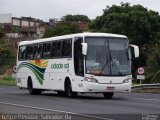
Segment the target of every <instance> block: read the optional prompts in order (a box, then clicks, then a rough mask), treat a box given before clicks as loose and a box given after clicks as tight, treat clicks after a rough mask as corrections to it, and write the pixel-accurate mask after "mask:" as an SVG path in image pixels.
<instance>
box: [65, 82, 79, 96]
mask: <svg viewBox="0 0 160 120" xmlns="http://www.w3.org/2000/svg"><path fill="white" fill-rule="evenodd" d="M65 93H66V96H67V97H76V96H77V92H73V91H72V85H71V82H70V80H68V81H66V85H65Z"/></svg>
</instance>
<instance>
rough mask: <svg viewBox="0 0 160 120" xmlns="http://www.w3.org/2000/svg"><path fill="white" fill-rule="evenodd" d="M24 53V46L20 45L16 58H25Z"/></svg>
mask: <svg viewBox="0 0 160 120" xmlns="http://www.w3.org/2000/svg"><path fill="white" fill-rule="evenodd" d="M25 53H26V46H21V47H20V48H19V55H18V56H19V57H18V60H24V59H25Z"/></svg>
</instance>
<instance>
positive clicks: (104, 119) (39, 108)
mask: <svg viewBox="0 0 160 120" xmlns="http://www.w3.org/2000/svg"><path fill="white" fill-rule="evenodd" d="M0 104H5V105H11V106H18V107H25V108H32V109H37V110H45V111H52V112H61V113H67V114H72V115H79V116H83V117H89V118H94V119H101V120H114V119H110V118H104V117H98V116H92V115H84V114H80V113H75V112H67V111H62V110H56V109H48V108H41V107H34V106H28V105H21V104H14V103H7V102H0Z"/></svg>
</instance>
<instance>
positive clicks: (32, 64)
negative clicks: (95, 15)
mask: <svg viewBox="0 0 160 120" xmlns="http://www.w3.org/2000/svg"><path fill="white" fill-rule="evenodd" d="M138 56H139V48H138V47H137V46H135V45H129V42H128V39H127V37H126V36H124V35H117V34H108V33H78V34H71V35H64V36H58V37H51V38H45V39H39V40H34V41H22V42H20V43H19V49H18V53H17V86H19V87H20V88H28V89H29V94H40V93H41V92H42V91H45V90H54V91H57V92H58V94H60V95H62V94H65V95H66V96H68V97H75V96H76V95H77V93H103V95H104V97H105V98H112V96H113V94H114V92H130V91H131V83H132V75H131V59H133V58H136V57H138Z"/></svg>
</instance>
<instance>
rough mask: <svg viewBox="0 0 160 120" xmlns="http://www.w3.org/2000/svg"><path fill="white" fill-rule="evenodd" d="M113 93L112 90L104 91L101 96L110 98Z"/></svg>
mask: <svg viewBox="0 0 160 120" xmlns="http://www.w3.org/2000/svg"><path fill="white" fill-rule="evenodd" d="M113 94H114V92H105V93H103V96H104V97H105V98H106V99H111V98H112V97H113Z"/></svg>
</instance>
